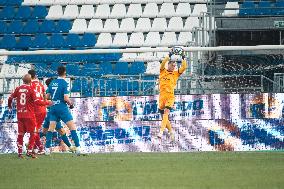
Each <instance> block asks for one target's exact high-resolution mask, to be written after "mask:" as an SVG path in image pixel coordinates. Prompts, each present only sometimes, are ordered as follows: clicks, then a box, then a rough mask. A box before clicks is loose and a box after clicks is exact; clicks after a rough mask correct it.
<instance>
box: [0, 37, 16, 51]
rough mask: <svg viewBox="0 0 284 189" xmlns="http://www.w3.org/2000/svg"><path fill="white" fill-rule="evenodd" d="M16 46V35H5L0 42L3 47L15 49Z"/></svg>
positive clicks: (0, 46)
mask: <svg viewBox="0 0 284 189" xmlns="http://www.w3.org/2000/svg"><path fill="white" fill-rule="evenodd" d="M15 47H16V38H15V36H14V35H4V37H3V38H2V40H1V42H0V48H1V49H14V48H15Z"/></svg>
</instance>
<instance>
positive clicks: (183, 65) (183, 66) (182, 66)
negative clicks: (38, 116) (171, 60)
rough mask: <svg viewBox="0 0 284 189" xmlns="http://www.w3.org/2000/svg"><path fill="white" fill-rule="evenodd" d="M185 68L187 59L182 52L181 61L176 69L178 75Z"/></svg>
mask: <svg viewBox="0 0 284 189" xmlns="http://www.w3.org/2000/svg"><path fill="white" fill-rule="evenodd" d="M186 68H187V61H186V57H185V54H184V52H183V53H182V61H181V67H180V68H179V69H178V73H179V75H181V74H182V73H183V72H184V71H185V70H186Z"/></svg>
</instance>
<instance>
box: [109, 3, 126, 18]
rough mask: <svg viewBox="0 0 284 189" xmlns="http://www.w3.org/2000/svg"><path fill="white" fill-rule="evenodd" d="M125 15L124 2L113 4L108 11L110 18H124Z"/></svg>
mask: <svg viewBox="0 0 284 189" xmlns="http://www.w3.org/2000/svg"><path fill="white" fill-rule="evenodd" d="M125 15H126V7H125V5H124V4H115V5H114V6H113V8H112V11H111V13H110V16H109V17H110V18H124V17H125Z"/></svg>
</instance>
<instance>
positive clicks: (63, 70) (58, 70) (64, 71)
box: [57, 66, 66, 76]
mask: <svg viewBox="0 0 284 189" xmlns="http://www.w3.org/2000/svg"><path fill="white" fill-rule="evenodd" d="M57 73H58V75H59V76H63V75H64V74H65V73H66V68H65V67H64V66H59V67H58V68H57Z"/></svg>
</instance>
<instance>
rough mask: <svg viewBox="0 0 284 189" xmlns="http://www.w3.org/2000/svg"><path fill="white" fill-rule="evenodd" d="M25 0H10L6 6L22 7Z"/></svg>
mask: <svg viewBox="0 0 284 189" xmlns="http://www.w3.org/2000/svg"><path fill="white" fill-rule="evenodd" d="M22 2H23V0H8V1H7V2H6V5H12V6H15V5H18V6H20V5H21V4H22Z"/></svg>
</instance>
